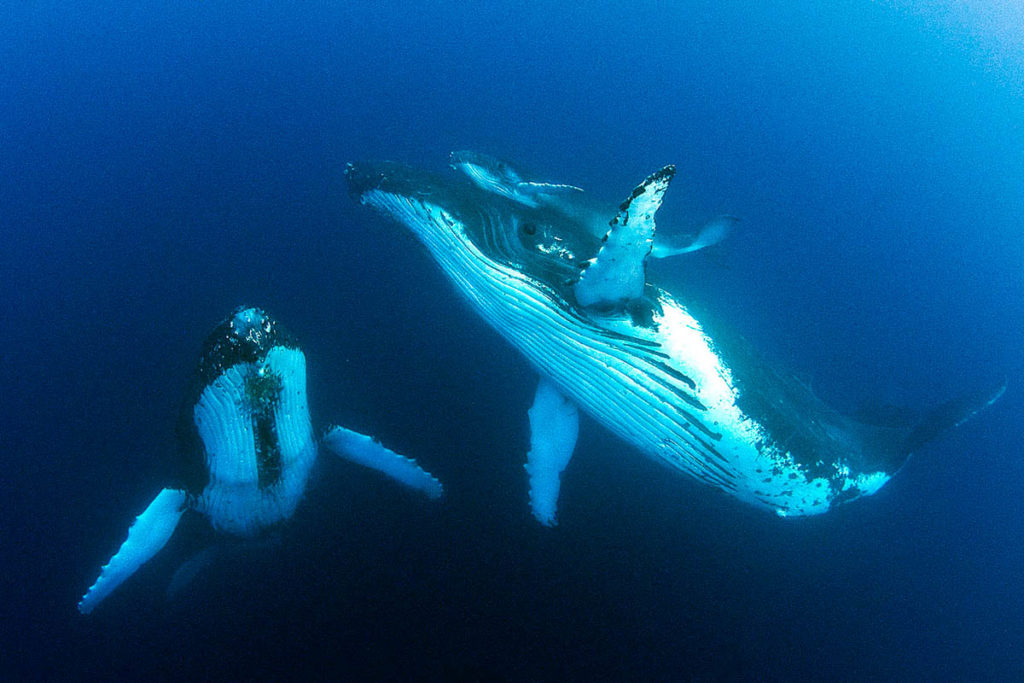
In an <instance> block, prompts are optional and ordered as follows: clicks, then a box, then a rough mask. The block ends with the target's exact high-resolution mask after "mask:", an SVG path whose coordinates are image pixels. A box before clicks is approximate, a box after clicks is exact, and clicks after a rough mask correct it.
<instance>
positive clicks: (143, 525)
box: [78, 489, 187, 614]
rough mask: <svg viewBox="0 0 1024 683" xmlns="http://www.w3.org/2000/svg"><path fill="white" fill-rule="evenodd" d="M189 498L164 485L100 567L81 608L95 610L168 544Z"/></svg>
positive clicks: (80, 609)
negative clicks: (105, 562) (122, 540)
mask: <svg viewBox="0 0 1024 683" xmlns="http://www.w3.org/2000/svg"><path fill="white" fill-rule="evenodd" d="M186 500H187V498H186V495H185V492H184V491H180V490H178V489H164V490H163V491H161V492H160V493H159V494H157V497H156V498H154V499H153V502H152V503H150V504H149V507H147V508H146V509H145V511H144V512H143V513H142V514H141V515H139V516H138V517H137V518H136V520H135V523H134V524H132V526H131V528H130V529H129V530H128V538H127V539H125V542H124V543H122V544H121V548H120V549H119V550H118V551H117V553H116V554H115V555H114V556H113V557H112V558H110V562H108V563H107V565H106V566H105V567H103V569H101V570H100V576H99V578H98V579H96V583H94V584H93V585H92V587H91V588H90V589H89V590H88V591H87V592H86V594H85V597H83V598H82V601H81V602H79V603H78V611H79V612H81V613H82V614H88V613H89V612H92V611H93V610H94V609H95V608H96V606H97V605H98V604H100V603H101V602H102V601H103V599H104V598H106V597H107V596H108V595H110V594H111V593H112V592H113V591H114V589H115V588H117V587H118V586H120V585H121V584H122V583H124V581H125V580H126V579H127V578H128V577H129V576H131V575H132V574H134V573H135V571H136V570H137V569H138V568H139V567H141V566H142V565H143V564H145V563H146V562H147V561H148V560H149V559H150V558H151V557H153V556H154V555H156V554H157V552H159V551H160V549H161V548H163V547H164V545H166V543H167V540H168V539H169V538H170V537H171V534H172V533H174V529H175V527H177V526H178V520H180V519H181V515H182V514H183V513H184V512H185V509H186V507H187V505H186Z"/></svg>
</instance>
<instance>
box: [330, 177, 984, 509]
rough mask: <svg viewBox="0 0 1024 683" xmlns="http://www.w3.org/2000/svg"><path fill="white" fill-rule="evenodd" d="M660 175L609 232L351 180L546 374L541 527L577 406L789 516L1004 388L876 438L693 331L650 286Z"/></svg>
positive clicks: (831, 495)
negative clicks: (648, 265)
mask: <svg viewBox="0 0 1024 683" xmlns="http://www.w3.org/2000/svg"><path fill="white" fill-rule="evenodd" d="M673 173H674V169H673V168H672V167H666V168H664V169H662V170H661V171H659V172H657V173H655V174H653V175H651V176H650V177H649V178H647V179H646V180H645V181H644V182H643V183H642V184H641V185H640V186H638V187H637V188H636V189H635V190H634V191H633V192H632V194H631V195H630V196H629V197H628V198H627V200H626V201H625V202H623V204H622V205H621V206H620V208H619V211H618V213H617V215H615V216H614V217H611V222H610V224H608V225H609V227H608V228H607V229H606V231H605V234H604V235H603V236H601V237H596V236H595V235H594V234H593V231H592V230H590V229H589V228H587V227H586V226H583V225H581V223H580V222H579V221H577V220H573V219H571V218H569V217H567V216H566V215H565V214H564V212H562V211H557V210H553V209H551V208H550V207H548V206H545V205H544V204H543V203H538V204H537V205H536V206H530V205H529V204H527V203H524V202H522V201H520V200H519V199H518V198H516V197H507V196H504V195H503V194H502V193H499V192H494V191H491V190H490V189H485V188H482V187H481V186H480V184H479V183H478V182H476V181H474V182H469V181H468V180H466V179H465V178H463V177H460V176H457V175H451V174H449V175H444V176H442V175H437V174H434V173H431V172H428V171H424V170H420V169H415V168H411V167H409V166H406V165H402V164H397V163H392V162H378V163H358V164H349V166H348V168H347V170H346V176H347V179H348V183H349V188H350V191H351V193H352V194H353V196H354V197H355V198H356V199H357V200H358V201H359V202H361V203H362V204H364V205H366V206H369V207H372V208H374V209H376V210H378V211H380V212H382V213H383V214H385V215H387V216H390V217H391V218H393V219H394V220H396V221H398V222H399V223H401V224H403V225H405V226H407V227H408V228H409V229H411V230H412V231H413V232H414V233H415V234H416V236H417V237H418V238H419V239H420V241H422V242H423V244H424V245H426V247H427V249H428V250H429V252H430V253H431V255H432V256H433V257H434V259H435V260H436V262H437V264H438V265H439V266H440V268H441V269H442V270H443V271H444V273H445V274H446V275H447V276H448V278H449V279H450V280H451V281H452V283H453V284H454V285H455V287H456V289H457V290H458V292H459V293H460V294H461V295H462V296H463V297H464V298H465V299H466V300H467V301H468V302H469V304H470V305H471V306H472V307H473V308H474V309H475V310H476V311H477V312H478V313H479V314H480V315H481V316H482V317H483V318H484V319H485V320H486V321H487V322H488V323H489V324H490V325H491V326H493V327H494V328H495V329H496V330H497V331H498V332H499V333H500V334H501V335H502V336H503V337H505V338H506V339H507V340H508V341H509V342H511V343H512V344H513V345H514V346H515V347H516V348H517V349H519V350H520V351H521V352H522V353H523V354H524V355H525V356H526V357H527V358H528V359H529V360H530V362H531V363H532V364H533V366H534V367H535V368H536V369H537V371H538V373H539V375H540V383H539V386H538V388H537V394H536V398H535V401H534V405H533V407H532V408H531V409H530V413H529V417H530V427H531V450H530V453H529V455H528V457H527V464H526V469H527V472H528V474H529V477H530V482H531V490H530V499H531V505H532V509H533V513H534V516H535V517H536V518H537V519H538V520H539V521H541V522H542V523H544V524H548V525H550V524H554V522H555V511H556V505H557V496H558V489H559V482H560V476H561V472H562V470H564V468H565V466H566V464H567V463H568V461H569V459H570V457H571V455H572V451H573V448H574V446H575V441H576V434H577V428H578V425H577V420H578V418H577V407H578V408H580V409H582V410H584V411H585V412H587V413H588V414H590V415H591V416H592V417H594V418H595V419H596V420H597V421H599V422H600V423H602V424H603V425H604V426H605V427H607V428H608V429H609V430H611V431H612V432H614V433H615V434H617V435H618V436H620V437H621V438H622V439H624V440H626V441H627V442H629V443H631V444H633V445H634V446H635V447H637V448H638V449H639V450H641V451H642V452H643V453H645V454H646V455H647V456H649V457H651V458H653V459H654V460H656V461H658V462H661V463H663V464H665V465H668V466H669V467H671V468H674V469H677V470H681V471H683V472H685V473H687V474H689V475H692V476H694V477H696V478H697V479H699V480H701V481H704V482H706V483H708V484H710V485H712V486H715V487H717V488H719V489H721V490H723V491H726V492H728V493H729V494H731V495H733V496H735V497H736V498H739V499H740V500H743V501H746V502H747V503H751V504H753V505H756V506H759V507H762V508H765V509H768V510H771V511H774V512H776V513H778V514H779V515H781V516H800V515H814V514H819V513H823V512H825V511H827V510H829V509H830V508H832V507H834V506H835V505H837V504H839V503H842V502H846V501H850V500H853V499H855V498H859V497H861V496H864V495H870V494H873V493H875V492H876V491H878V490H879V488H881V487H882V486H883V485H884V484H885V483H886V482H887V481H888V480H889V479H890V477H892V475H893V474H894V473H895V472H896V471H897V470H899V469H900V467H901V466H902V465H903V463H904V462H905V461H906V459H907V457H909V455H910V454H911V453H912V452H914V451H916V450H918V449H919V448H920V447H922V446H924V444H925V443H927V442H928V441H929V440H931V438H932V437H934V436H936V435H937V434H939V433H940V432H941V431H943V430H944V429H946V428H948V427H952V426H954V425H956V424H959V423H960V422H962V421H963V420H964V419H966V418H967V417H968V416H970V415H972V414H973V413H975V412H977V411H978V410H980V409H981V408H983V407H985V406H986V405H988V404H990V403H992V402H993V401H995V400H996V399H997V398H998V397H999V396H1000V395H1001V394H1002V391H1003V389H1004V386H1003V385H1002V384H1000V385H999V386H996V387H993V388H991V389H989V390H986V391H983V392H979V393H977V394H976V395H972V396H968V397H965V398H963V399H959V400H957V401H951V402H950V403H948V404H945V405H944V406H940V407H939V408H938V409H936V410H935V411H933V412H932V413H930V414H929V415H927V416H926V417H925V418H924V419H923V420H922V421H921V422H919V423H918V424H917V425H916V426H915V425H900V426H893V425H887V426H881V427H880V426H871V425H867V424H862V423H859V422H857V421H855V420H853V419H851V418H849V417H847V416H845V415H842V414H840V413H838V412H837V411H835V410H833V409H831V408H830V407H828V406H827V405H825V404H824V403H823V402H821V401H820V400H819V399H817V397H816V396H814V395H813V394H812V393H811V392H810V390H809V389H807V388H806V387H805V386H804V385H803V384H802V383H800V382H799V381H797V380H796V379H795V378H794V377H793V376H791V375H789V374H787V373H784V372H781V371H779V370H777V369H775V368H773V366H771V365H770V364H766V363H765V362H764V361H763V360H762V359H761V358H760V356H759V355H758V354H757V353H755V352H754V351H753V350H752V349H751V348H750V347H749V345H747V344H746V343H745V341H744V340H742V339H741V338H739V337H737V336H735V335H731V334H729V332H728V331H727V330H719V329H712V328H711V327H709V326H708V325H707V324H706V323H704V322H702V321H699V320H698V319H697V318H696V317H695V315H694V313H693V310H692V306H687V305H684V303H682V302H681V301H680V300H679V299H678V298H676V297H674V296H673V295H671V294H669V293H668V292H666V291H664V290H662V289H660V288H658V287H656V286H654V285H653V284H651V283H650V282H647V280H646V260H647V258H648V256H649V255H650V252H651V249H652V243H653V241H654V214H655V212H656V211H657V209H658V207H659V206H660V204H661V201H662V197H663V196H664V193H665V190H666V189H667V187H668V184H669V182H670V180H671V179H672V176H673Z"/></svg>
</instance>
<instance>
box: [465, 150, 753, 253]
mask: <svg viewBox="0 0 1024 683" xmlns="http://www.w3.org/2000/svg"><path fill="white" fill-rule="evenodd" d="M448 163H449V165H450V166H451V167H452V169H454V170H456V171H458V172H460V173H463V174H465V175H466V177H468V178H469V179H470V180H471V181H472V182H473V184H475V185H476V186H477V187H479V188H480V189H482V190H486V191H487V192H491V193H494V194H496V195H499V196H502V197H505V198H507V199H511V200H512V201H514V202H516V203H518V204H522V205H523V206H528V207H530V208H539V207H545V208H548V209H552V210H553V211H557V212H559V213H561V214H562V215H564V216H565V217H566V218H569V219H571V220H574V221H577V222H579V223H580V224H582V225H583V226H584V227H585V228H586V229H588V230H590V232H591V233H592V234H593V235H594V236H595V237H598V238H600V237H603V236H604V234H605V233H606V232H607V231H608V216H609V215H611V213H612V210H613V209H612V207H611V206H610V205H609V206H602V205H600V204H597V203H595V202H593V201H591V200H589V199H588V198H587V197H586V196H585V195H584V192H583V189H582V188H579V187H576V186H575V185H562V184H559V183H546V182H533V181H527V180H524V179H523V174H522V173H521V172H520V171H518V170H516V169H515V168H514V167H513V166H512V165H511V164H509V163H508V162H507V161H502V160H501V159H497V158H495V157H492V156H490V155H489V154H484V153H483V152H474V151H472V150H460V151H456V152H452V153H451V154H450V155H449V157H448ZM738 222H739V218H737V217H735V216H729V215H723V216H715V217H714V218H712V219H711V220H710V221H707V222H706V223H704V224H703V225H701V226H699V227H698V228H697V232H696V233H693V234H682V235H672V234H659V235H657V236H655V238H654V246H653V247H652V249H651V252H650V255H651V256H652V257H653V258H669V257H671V256H678V255H680V254H689V253H690V252H694V251H698V250H700V249H704V248H705V247H711V246H714V245H716V244H718V243H719V242H721V241H722V240H724V239H725V238H726V237H728V236H729V233H730V232H732V229H733V228H734V227H735V226H736V224H737V223H738Z"/></svg>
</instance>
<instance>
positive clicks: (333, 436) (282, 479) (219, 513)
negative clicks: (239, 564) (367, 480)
mask: <svg viewBox="0 0 1024 683" xmlns="http://www.w3.org/2000/svg"><path fill="white" fill-rule="evenodd" d="M180 432H181V434H180V436H181V438H182V444H181V445H182V447H183V453H184V455H185V460H186V462H185V465H186V472H185V477H184V479H185V481H184V485H183V486H181V487H172V488H165V489H163V490H162V491H160V493H159V494H157V496H156V498H154V499H153V501H152V502H151V503H150V504H149V506H148V507H147V508H146V509H145V510H144V511H143V512H142V514H140V515H139V516H138V518H136V520H135V523H134V524H132V526H131V528H130V529H129V530H128V538H127V539H126V540H125V541H124V543H122V545H121V547H120V549H119V550H118V551H117V552H116V553H115V554H114V556H113V557H112V558H111V559H110V561H109V562H108V563H107V564H106V565H105V566H104V567H103V568H102V569H101V570H100V575H99V578H98V579H96V582H95V583H94V584H93V585H92V587H91V588H89V590H88V592H86V594H85V596H84V597H83V598H82V600H81V602H79V603H78V610H79V611H80V612H81V613H83V614H88V613H89V612H92V610H94V609H95V608H96V606H97V605H99V604H100V602H102V601H103V600H104V598H106V597H107V596H108V595H110V593H112V592H113V591H114V589H116V588H117V587H118V586H120V585H121V584H122V583H123V582H124V581H125V580H126V579H128V577H130V576H131V575H132V574H133V573H134V572H135V571H136V570H137V569H138V568H139V567H141V566H142V565H143V564H144V563H146V562H147V561H148V560H149V559H150V558H151V557H153V556H154V555H155V554H156V553H157V552H158V551H159V550H160V549H161V548H163V546H164V545H165V544H166V543H167V541H168V539H170V537H171V534H172V533H173V532H174V529H175V528H176V527H177V525H178V521H179V520H180V519H181V517H182V515H183V514H184V513H185V512H186V511H188V510H193V511H195V512H197V513H199V514H200V515H203V516H204V517H206V518H207V520H208V521H209V522H210V524H211V525H212V526H213V528H214V529H216V530H218V531H222V532H225V533H227V534H231V535H234V536H240V537H245V538H252V537H254V536H256V535H257V534H259V533H260V532H261V531H263V530H265V529H268V528H270V527H272V526H274V525H275V524H278V523H280V522H283V521H284V520H287V519H288V518H290V517H291V516H292V514H293V513H294V512H295V508H296V506H297V505H298V503H299V500H300V499H301V498H302V494H303V492H304V491H305V489H306V484H307V481H308V477H309V472H310V469H311V468H312V466H313V462H314V461H315V459H316V454H317V444H316V441H315V440H314V437H313V428H312V425H311V423H310V418H309V407H308V405H307V403H306V357H305V355H304V354H303V353H302V351H300V350H299V348H298V347H297V346H296V344H295V342H294V341H293V339H292V338H291V336H290V335H289V334H288V333H287V332H286V331H285V330H284V329H282V327H281V326H280V325H279V324H278V323H277V321H275V320H274V319H272V318H271V317H269V316H268V315H267V314H266V313H264V312H263V311H262V310H260V309H258V308H245V307H242V308H239V309H237V310H236V311H235V312H234V313H233V314H232V315H231V316H229V317H228V318H227V319H226V320H224V321H223V322H222V323H221V324H220V325H218V326H217V328H216V329H215V330H214V331H213V333H212V334H211V335H210V336H209V338H208V339H207V341H206V344H205V347H204V351H203V355H202V359H201V361H200V363H199V368H198V371H197V373H196V377H195V380H194V382H193V389H192V391H191V392H190V395H189V398H188V400H187V401H186V404H185V406H184V409H183V412H182V420H181V426H180ZM321 443H322V444H323V446H324V447H325V448H326V449H327V450H328V451H330V452H332V453H334V454H336V455H338V456H341V457H343V458H347V459H349V460H352V461H353V462H356V463H358V464H360V465H365V466H367V467H371V468H374V469H376V470H379V471H381V472H383V473H384V474H387V475H389V476H390V477H392V478H394V479H395V480H397V481H399V482H401V483H403V484H406V485H407V486H410V487H412V488H414V489H417V490H420V491H422V492H424V493H425V494H426V495H427V496H429V497H430V498H432V499H436V498H439V497H440V496H441V493H442V487H441V483H440V482H439V481H438V480H437V479H435V478H434V477H433V476H431V475H430V474H429V473H427V472H426V471H424V470H423V469H421V468H420V467H419V466H418V465H417V464H416V462H415V461H413V460H410V459H408V458H406V457H403V456H401V455H398V454H397V453H394V452H392V451H390V450H388V449H387V448H385V447H384V446H382V445H380V444H379V443H377V442H376V441H374V440H373V439H371V438H370V437H368V436H364V435H362V434H357V433H356V432H353V431H351V430H348V429H345V428H344V427H331V428H330V429H328V430H327V432H326V434H325V435H324V437H323V440H322V442H321ZM208 556H209V554H208V553H207V554H206V555H203V554H201V555H200V556H199V558H200V560H201V561H197V562H193V563H190V564H188V565H186V567H187V571H186V572H184V573H186V574H187V573H189V572H191V573H194V571H196V568H198V567H199V566H201V565H202V564H203V562H205V561H208ZM180 578H181V577H176V580H180ZM186 580H187V579H186Z"/></svg>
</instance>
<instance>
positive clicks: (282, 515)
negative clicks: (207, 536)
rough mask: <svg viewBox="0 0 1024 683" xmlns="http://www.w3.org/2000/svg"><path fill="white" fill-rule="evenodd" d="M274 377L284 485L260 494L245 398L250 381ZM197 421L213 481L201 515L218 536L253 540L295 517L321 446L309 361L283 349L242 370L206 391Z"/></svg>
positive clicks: (223, 376) (234, 370)
mask: <svg viewBox="0 0 1024 683" xmlns="http://www.w3.org/2000/svg"><path fill="white" fill-rule="evenodd" d="M261 372H262V373H264V374H265V373H268V372H270V373H274V374H275V375H276V376H277V377H278V378H279V379H280V382H281V392H280V394H279V396H278V397H277V401H276V405H275V407H274V422H275V431H276V434H277V440H278V448H279V451H280V457H281V463H280V464H281V472H280V477H279V478H278V480H277V481H276V482H274V484H273V485H271V486H267V487H265V488H260V486H259V471H258V466H257V462H256V437H255V434H254V432H253V424H252V419H251V414H250V406H249V405H248V404H249V400H250V399H249V398H248V397H247V396H246V379H247V377H250V376H251V375H252V373H261ZM193 415H194V420H195V425H196V429H197V430H198V432H199V437H200V439H201V440H202V442H203V445H204V447H205V448H206V457H207V463H208V466H209V470H210V481H209V483H208V484H207V486H206V488H204V489H203V492H202V493H201V494H200V496H199V498H198V500H197V502H196V509H197V510H199V511H200V512H201V513H203V514H205V515H206V516H207V517H209V520H210V524H211V525H213V527H214V528H216V529H220V530H223V531H228V532H230V533H234V534H239V535H242V536H252V535H254V534H256V533H258V532H259V531H261V530H262V529H264V528H266V527H267V526H269V525H271V524H274V523H276V522H279V521H281V520H284V519H287V518H288V517H290V516H291V515H292V513H294V512H295V507H296V506H297V505H298V502H299V499H300V498H301V497H302V492H303V490H304V489H305V486H306V480H307V478H308V476H309V470H310V468H311V467H312V465H313V461H314V459H315V458H316V444H315V442H314V440H313V428H312V425H311V423H310V419H309V407H308V405H307V403H306V358H305V356H304V355H303V354H302V352H301V351H298V350H297V349H289V348H285V347H281V346H277V347H274V348H272V349H270V351H268V352H267V354H266V356H265V357H264V358H263V360H261V361H259V362H258V363H239V364H238V365H235V366H232V367H230V368H228V369H227V370H226V371H225V372H224V373H223V374H221V375H220V376H219V377H218V378H217V379H215V380H214V381H213V382H211V383H210V385H209V386H207V387H206V388H205V389H204V390H203V393H202V394H201V395H200V397H199V401H197V403H196V406H195V410H194V413H193Z"/></svg>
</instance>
